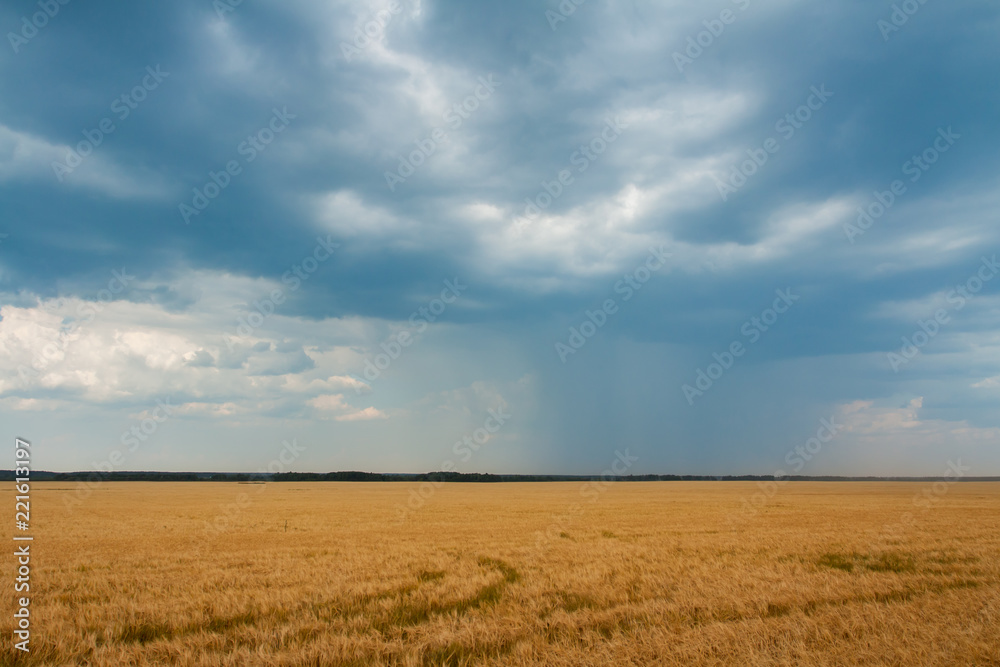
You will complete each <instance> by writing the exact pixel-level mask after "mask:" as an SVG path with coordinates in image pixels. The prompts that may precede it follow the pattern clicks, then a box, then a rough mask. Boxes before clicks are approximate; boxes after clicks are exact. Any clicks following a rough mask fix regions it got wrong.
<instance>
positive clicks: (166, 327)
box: [0, 0, 1000, 475]
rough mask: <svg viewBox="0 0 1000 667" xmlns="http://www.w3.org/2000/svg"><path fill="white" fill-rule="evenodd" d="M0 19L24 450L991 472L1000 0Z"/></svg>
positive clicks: (438, 6)
mask: <svg viewBox="0 0 1000 667" xmlns="http://www.w3.org/2000/svg"><path fill="white" fill-rule="evenodd" d="M571 10H572V11H571ZM0 26H2V27H3V31H4V33H5V35H6V38H5V42H6V43H5V44H4V46H3V47H2V48H0V53H2V56H0V87H2V92H3V94H2V95H0V211H2V218H0V234H3V235H4V236H2V237H0V352H2V354H0V413H2V415H3V423H4V424H5V427H6V428H5V429H4V431H5V432H6V433H7V437H9V438H11V439H12V438H13V437H14V436H15V435H16V436H20V437H23V438H27V439H29V440H31V441H32V442H33V443H35V452H34V454H35V459H34V462H35V465H36V466H37V467H39V468H46V469H53V470H76V469H92V468H95V467H99V466H101V465H104V466H105V467H111V468H114V469H120V470H149V469H160V470H241V471H254V470H258V469H260V468H262V467H266V466H267V465H268V464H269V462H272V461H274V460H275V459H276V457H279V456H280V455H281V453H282V452H283V451H285V452H288V451H291V450H289V449H288V448H287V447H285V445H283V444H282V443H284V442H289V443H292V442H294V444H295V447H294V451H295V454H294V457H292V456H290V455H288V454H286V456H285V458H286V461H285V462H282V464H281V465H282V466H284V467H283V469H286V470H310V471H327V470H345V469H361V470H374V471H383V472H385V471H400V472H401V471H425V470H437V469H442V468H448V467H454V468H455V469H458V470H462V471H486V472H511V473H532V472H551V473H555V472H561V473H596V472H600V471H602V470H604V469H606V468H608V467H609V466H610V465H611V464H612V463H613V462H614V461H615V458H616V457H615V452H616V451H618V450H621V451H624V450H625V449H626V448H627V449H628V450H629V452H630V453H631V455H632V456H635V457H636V459H637V460H636V461H635V463H634V464H633V466H632V468H631V471H632V472H636V473H694V474H720V475H721V474H739V473H760V474H770V473H774V472H779V471H783V472H798V473H801V474H873V475H884V474H890V475H891V474H898V475H917V474H920V475H924V474H926V475H939V474H944V472H945V470H947V468H948V462H949V461H955V460H961V462H962V465H965V466H970V468H971V472H970V473H969V474H973V475H1000V411H998V410H997V409H996V405H997V400H998V398H1000V335H998V331H997V323H998V321H1000V319H998V317H1000V298H998V296H997V295H998V287H1000V279H998V280H993V278H994V277H996V276H995V274H996V273H997V271H1000V269H998V268H997V267H996V259H995V258H996V256H997V253H998V251H1000V225H998V224H997V222H998V220H997V211H998V210H1000V207H998V204H1000V194H998V193H1000V188H998V184H1000V178H998V173H1000V171H998V166H1000V165H998V163H1000V151H998V148H1000V124H998V123H997V120H996V119H997V110H998V108H1000V104H998V102H1000V99H998V98H1000V88H998V86H997V72H998V71H1000V51H998V49H997V47H996V44H997V37H998V32H1000V9H998V7H997V6H996V5H995V4H993V3H988V2H972V1H969V2H960V3H946V2H943V1H941V0H928V2H926V3H924V4H919V3H918V2H916V1H915V0H911V2H909V3H897V4H895V5H893V4H892V3H887V2H862V1H856V2H853V1H845V2H839V3H832V4H831V3H826V4H818V3H807V2H796V1H794V0H774V1H770V2H768V1H765V0H737V1H735V2H733V1H729V0H724V1H716V2H710V3H707V4H706V3H652V2H613V3H612V2H600V1H598V0H587V1H586V2H583V3H582V4H579V5H575V4H574V3H573V2H571V1H570V0H566V2H563V3H562V4H561V5H560V4H559V3H557V2H554V1H551V2H542V3H522V2H509V3H503V4H501V5H493V6H480V5H478V4H476V3H459V2H430V1H427V0H421V1H418V0H398V2H391V3H390V2H381V1H376V2H370V3H369V2H352V3H346V2H314V1H307V0H291V1H283V2H266V1H263V0H245V1H244V2H242V3H239V4H237V5H231V4H230V3H229V2H227V1H226V0H219V1H218V2H215V3H213V2H211V1H210V0H189V1H184V0H181V1H178V2H172V3H165V4H164V5H162V6H161V5H159V4H150V3H134V4H132V5H129V6H121V7H119V6H115V7H111V6H110V5H108V6H96V7H95V6H94V5H92V4H87V3H82V2H77V1H73V0H71V1H70V2H68V3H67V4H64V5H62V4H58V3H57V2H53V3H52V4H51V5H46V4H45V3H44V2H42V3H31V2H20V1H19V2H11V3H6V4H4V6H3V8H2V9H0ZM904 339H905V340H904ZM491 411H492V412H491ZM821 420H827V423H829V422H830V421H831V420H832V423H833V425H834V426H835V428H834V429H833V432H832V435H831V431H830V430H829V429H827V430H822V429H823V428H824V427H823V422H822V421H821ZM817 431H820V433H821V434H823V437H822V438H820V437H818V436H817ZM810 438H813V440H812V441H810ZM470 443H471V444H470ZM796 448H799V451H798V452H797V453H796ZM802 448H805V449H804V450H803V449H802ZM803 451H805V452H806V454H805V455H803V454H802V452H803ZM288 459H293V460H288ZM108 462H110V463H108Z"/></svg>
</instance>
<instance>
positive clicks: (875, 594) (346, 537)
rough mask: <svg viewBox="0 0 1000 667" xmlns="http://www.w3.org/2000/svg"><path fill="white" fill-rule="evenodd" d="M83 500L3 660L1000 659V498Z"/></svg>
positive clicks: (831, 489)
mask: <svg viewBox="0 0 1000 667" xmlns="http://www.w3.org/2000/svg"><path fill="white" fill-rule="evenodd" d="M0 488H3V490H4V491H5V492H7V493H9V494H10V495H13V494H14V490H13V484H11V483H5V484H0ZM75 490H76V487H75V485H74V484H71V483H66V482H60V483H33V484H32V488H31V494H32V510H33V511H32V534H33V535H34V542H33V543H32V547H31V549H32V560H31V566H32V570H31V596H32V600H31V620H32V626H31V627H32V651H31V653H30V654H28V655H27V656H25V655H23V654H22V653H21V652H20V651H16V650H14V649H13V647H12V643H13V642H12V641H11V640H10V639H8V640H7V641H5V642H4V644H3V646H2V649H0V664H25V665H109V666H110V665H114V666H116V667H117V666H119V665H206V666H208V665H289V666H291V665H357V666H361V665H441V664H443V665H804V664H805V665H858V664H865V665H1000V484H997V483H976V482H963V483H955V484H944V483H941V486H940V487H938V488H937V490H936V491H935V490H934V485H933V484H932V483H930V482H926V483H919V482H905V483H904V482H897V483H867V482H791V483H787V484H785V485H783V486H780V487H774V488H771V489H770V490H769V491H770V492H774V493H773V495H769V494H765V493H764V492H762V491H761V490H760V488H758V486H757V485H756V484H754V483H749V482H748V483H743V482H616V483H607V484H601V483H589V482H557V483H502V484H442V485H440V486H439V487H436V488H435V487H432V486H430V485H425V486H423V487H421V485H419V484H411V483H332V482H331V483H322V482H320V483H292V482H281V483H268V484H239V483H214V482H213V483H208V482H189V483H184V482H180V483H172V482H151V483H142V482H137V483H130V482H107V483H104V484H101V485H98V486H96V487H95V488H94V489H93V490H92V491H91V492H90V494H89V495H88V496H87V497H85V498H81V499H80V503H79V504H75V505H73V506H72V508H70V507H69V506H68V505H67V504H66V498H67V497H70V496H73V495H74V494H75ZM421 491H422V492H423V495H424V496H425V498H422V499H421V501H419V502H418V501H417V500H416V498H419V497H420V496H419V495H418V494H419V493H420V492H421ZM755 494H757V495H756V496H755ZM751 508H752V509H751ZM10 551H13V548H11V549H10ZM7 563H8V566H7V570H8V573H9V577H10V581H13V578H14V576H15V575H14V569H15V566H14V558H13V557H12V556H8V560H7ZM7 590H8V594H7V595H4V596H3V602H2V604H3V609H2V622H0V629H2V633H3V635H4V636H5V637H8V638H10V637H11V636H12V634H13V629H14V627H13V624H12V618H13V616H12V614H13V611H14V594H13V592H12V590H11V589H10V588H8V589H7Z"/></svg>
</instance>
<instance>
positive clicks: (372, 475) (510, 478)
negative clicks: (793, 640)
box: [0, 470, 1000, 482]
mask: <svg viewBox="0 0 1000 667" xmlns="http://www.w3.org/2000/svg"><path fill="white" fill-rule="evenodd" d="M14 477H15V475H14V471H13V470H0V480H2V481H10V480H13V479H14ZM31 479H32V481H36V482H45V481H55V482H74V481H89V482H95V481H108V482H264V481H268V482H587V481H601V480H603V481H615V482H712V481H719V482H771V481H782V480H788V481H793V482H939V481H959V482H997V481H1000V477H960V478H958V479H956V478H954V477H836V476H832V475H817V476H806V475H789V476H787V477H775V476H774V475H724V476H715V475H625V476H619V475H494V474H491V473H480V472H441V471H439V472H425V473H377V472H358V471H356V470H347V471H340V472H327V473H322V472H282V473H245V472H156V471H137V472H131V471H114V472H106V471H79V472H48V471H45V470H33V471H32V472H31Z"/></svg>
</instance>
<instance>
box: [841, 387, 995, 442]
mask: <svg viewBox="0 0 1000 667" xmlns="http://www.w3.org/2000/svg"><path fill="white" fill-rule="evenodd" d="M922 409H923V397H917V398H914V399H912V400H911V401H909V403H907V404H906V405H904V406H902V407H880V406H876V405H875V403H874V402H873V401H854V402H853V403H848V404H845V405H841V406H840V407H839V408H838V417H837V419H836V420H835V421H837V422H838V423H842V424H843V425H844V435H842V436H839V437H842V438H845V439H849V440H852V441H854V442H855V443H856V444H859V445H862V446H866V447H867V446H870V447H895V446H900V445H901V446H905V447H929V446H935V447H945V448H948V449H955V448H958V447H962V446H967V445H983V444H986V445H998V444H1000V428H978V427H975V426H971V425H970V424H969V423H968V422H967V421H964V420H963V421H945V420H941V419H921V417H920V413H921V411H922Z"/></svg>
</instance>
